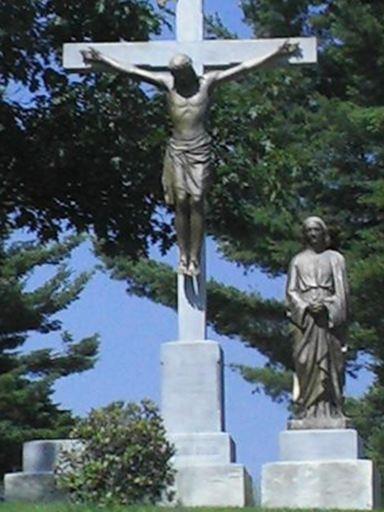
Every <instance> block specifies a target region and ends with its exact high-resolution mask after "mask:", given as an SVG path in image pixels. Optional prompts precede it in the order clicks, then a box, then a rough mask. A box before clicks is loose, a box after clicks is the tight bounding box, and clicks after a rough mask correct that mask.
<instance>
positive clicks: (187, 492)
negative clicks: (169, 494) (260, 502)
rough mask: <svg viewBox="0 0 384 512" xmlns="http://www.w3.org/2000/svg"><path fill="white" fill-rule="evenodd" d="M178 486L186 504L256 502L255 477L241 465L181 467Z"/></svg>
mask: <svg viewBox="0 0 384 512" xmlns="http://www.w3.org/2000/svg"><path fill="white" fill-rule="evenodd" d="M175 487H176V496H175V499H176V501H178V502H179V503H181V504H182V506H186V507H245V506H251V505H253V494H252V479H251V477H250V476H249V474H248V473H247V471H246V469H245V468H244V466H242V465H241V464H216V465H206V466H185V467H178V468H177V475H176V481H175Z"/></svg>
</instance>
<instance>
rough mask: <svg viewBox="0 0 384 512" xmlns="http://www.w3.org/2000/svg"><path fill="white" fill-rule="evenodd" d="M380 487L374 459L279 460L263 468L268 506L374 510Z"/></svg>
mask: <svg viewBox="0 0 384 512" xmlns="http://www.w3.org/2000/svg"><path fill="white" fill-rule="evenodd" d="M378 491H379V486H378V479H377V475H376V472H375V470H374V466H373V463H372V462H371V461H370V460H343V461H312V462H309V461H306V462H304V461H300V462H277V463H274V464H266V465H265V466H264V467H263V471H262V491H261V492H262V506H263V507H266V508H308V509H317V508H319V509H350V510H371V509H373V508H376V507H377V506H378Z"/></svg>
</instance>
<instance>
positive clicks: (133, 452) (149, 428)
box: [56, 400, 174, 506]
mask: <svg viewBox="0 0 384 512" xmlns="http://www.w3.org/2000/svg"><path fill="white" fill-rule="evenodd" d="M71 438H72V439H81V440H82V448H81V449H79V447H77V449H76V448H72V449H69V450H63V452H62V453H61V455H60V462H59V464H58V466H57V468H56V479H57V485H58V487H59V488H60V489H62V490H64V491H65V492H66V493H67V494H68V496H69V499H70V500H71V501H73V502H75V503H93V504H97V505H101V506H110V505H128V504H134V503H156V502H158V501H159V500H160V499H161V498H162V497H166V499H168V500H170V499H172V496H171V492H170V491H169V489H170V486H171V485H172V484H173V481H174V470H173V468H172V466H171V462H170V459H171V457H172V455H173V454H174V448H173V446H172V445H171V444H170V443H169V442H168V441H167V439H166V437H165V429H164V426H163V422H162V419H161V417H160V415H159V412H158V409H157V407H156V406H155V405H154V404H153V403H152V402H151V401H149V400H143V401H142V402H140V403H139V404H134V403H128V404H124V403H122V402H115V403H113V404H111V405H109V406H107V407H105V408H102V409H98V410H93V411H91V413H90V414H89V416H88V417H87V418H86V419H83V420H80V421H79V422H78V424H77V426H76V427H75V428H74V429H73V430H72V432H71Z"/></svg>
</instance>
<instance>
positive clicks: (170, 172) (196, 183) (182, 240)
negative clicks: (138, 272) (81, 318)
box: [82, 0, 297, 277]
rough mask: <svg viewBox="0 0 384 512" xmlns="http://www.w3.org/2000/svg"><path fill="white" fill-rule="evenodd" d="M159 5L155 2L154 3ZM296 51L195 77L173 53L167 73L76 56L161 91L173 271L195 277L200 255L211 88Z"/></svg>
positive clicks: (92, 54)
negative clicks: (174, 245)
mask: <svg viewBox="0 0 384 512" xmlns="http://www.w3.org/2000/svg"><path fill="white" fill-rule="evenodd" d="M160 1H161V0H160ZM296 52H297V45H292V44H290V43H288V42H285V43H284V44H282V45H281V46H280V47H279V48H278V49H277V50H274V51H273V52H270V53H268V54H266V55H265V56H263V57H258V58H254V59H250V60H247V61H244V62H242V63H241V64H238V65H235V66H233V67H231V68H228V69H226V70H220V71H209V72H207V73H204V75H203V76H198V75H197V74H196V72H195V70H194V68H193V64H192V60H191V58H190V57H189V56H188V55H184V54H177V55H175V56H174V57H173V58H172V59H171V61H170V62H169V72H168V73H167V72H165V73H164V72H158V71H150V70H147V69H143V68H140V67H138V66H135V65H130V64H123V63H121V62H118V61H117V60H114V59H112V58H110V57H108V56H106V55H103V54H102V53H100V52H98V51H96V50H95V49H89V50H86V51H83V52H82V55H83V59H84V62H85V63H86V64H87V65H94V64H95V65H99V64H100V63H102V64H105V65H107V66H108V67H110V68H113V69H115V70H117V71H121V72H123V73H126V74H128V75H129V76H131V77H132V78H135V79H137V80H140V81H143V82H147V83H150V84H152V85H155V86H157V87H158V88H159V89H162V90H165V92H166V94H167V100H168V110H169V114H170V117H171V121H172V125H173V130H172V136H171V138H170V140H169V142H168V145H167V149H166V153H165V159H164V169H163V178H162V181H163V186H164V192H165V201H166V202H167V204H169V205H173V206H174V207H175V227H176V235H177V242H178V246H179V251H180V261H179V268H178V272H179V273H181V274H185V275H189V276H192V277H195V276H198V275H199V273H200V253H201V247H202V243H203V238H204V224H205V211H204V209H205V207H204V203H205V196H206V192H207V189H208V187H209V183H210V181H211V179H210V178H211V160H212V158H211V150H212V144H211V139H210V137H209V135H208V134H207V132H206V129H205V120H206V115H207V112H208V107H209V103H210V97H211V93H212V91H213V89H214V87H215V86H217V85H219V84H221V83H223V82H227V81H229V80H234V79H236V78H238V77H240V76H242V75H244V74H245V73H247V72H249V71H251V70H253V69H256V68H265V67H269V66H270V67H272V66H273V65H274V64H275V63H276V62H277V60H279V59H281V58H282V57H287V56H289V55H293V54H295V53H296Z"/></svg>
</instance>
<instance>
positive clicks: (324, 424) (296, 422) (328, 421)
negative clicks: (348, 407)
mask: <svg viewBox="0 0 384 512" xmlns="http://www.w3.org/2000/svg"><path fill="white" fill-rule="evenodd" d="M352 427H353V424H352V420H351V419H350V418H346V417H344V418H330V417H329V416H327V417H321V416H320V417H313V418H303V419H291V420H288V429H289V430H310V429H313V430H324V429H350V428H352Z"/></svg>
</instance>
